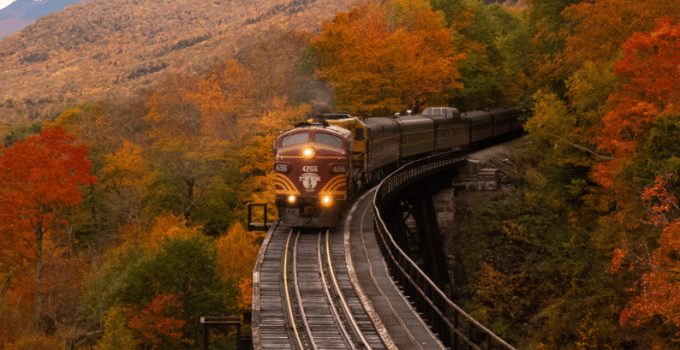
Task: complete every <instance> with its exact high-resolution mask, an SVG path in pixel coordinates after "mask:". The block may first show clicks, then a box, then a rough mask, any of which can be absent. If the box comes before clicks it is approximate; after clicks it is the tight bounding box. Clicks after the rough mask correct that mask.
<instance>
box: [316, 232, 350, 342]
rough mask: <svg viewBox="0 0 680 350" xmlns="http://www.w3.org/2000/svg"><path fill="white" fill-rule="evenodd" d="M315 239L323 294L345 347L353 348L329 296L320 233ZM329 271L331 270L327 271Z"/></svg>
mask: <svg viewBox="0 0 680 350" xmlns="http://www.w3.org/2000/svg"><path fill="white" fill-rule="evenodd" d="M326 234H328V231H326ZM316 241H317V250H316V257H317V260H318V263H319V271H320V272H321V284H322V285H323V291H324V294H325V295H326V299H327V300H328V303H329V304H330V305H331V313H332V314H333V318H334V319H335V322H336V323H337V324H338V326H339V327H340V330H341V331H342V336H343V339H344V340H345V345H347V347H350V348H354V346H353V344H352V339H351V336H350V335H349V333H347V330H346V329H345V326H344V324H343V322H342V319H341V318H340V315H339V314H338V310H337V307H336V306H335V302H334V301H333V297H332V296H331V293H330V289H331V286H329V285H328V280H326V275H325V274H324V268H323V259H322V258H321V252H322V251H323V246H322V244H321V235H319V236H318V237H317V240H316ZM329 268H330V266H329ZM329 273H333V272H332V271H329Z"/></svg>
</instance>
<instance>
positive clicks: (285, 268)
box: [282, 229, 305, 350]
mask: <svg viewBox="0 0 680 350" xmlns="http://www.w3.org/2000/svg"><path fill="white" fill-rule="evenodd" d="M291 237H293V229H291V230H290V232H289V233H288V238H287V239H286V247H285V248H284V250H283V270H282V274H283V287H284V291H285V295H286V305H287V307H288V320H289V321H290V326H291V328H292V330H293V335H294V336H295V341H296V342H297V346H298V347H299V349H301V350H304V349H305V344H304V343H303V342H302V338H301V337H300V332H299V331H298V329H297V322H295V317H294V315H293V305H292V302H291V297H290V287H289V286H288V250H289V247H290V239H291Z"/></svg>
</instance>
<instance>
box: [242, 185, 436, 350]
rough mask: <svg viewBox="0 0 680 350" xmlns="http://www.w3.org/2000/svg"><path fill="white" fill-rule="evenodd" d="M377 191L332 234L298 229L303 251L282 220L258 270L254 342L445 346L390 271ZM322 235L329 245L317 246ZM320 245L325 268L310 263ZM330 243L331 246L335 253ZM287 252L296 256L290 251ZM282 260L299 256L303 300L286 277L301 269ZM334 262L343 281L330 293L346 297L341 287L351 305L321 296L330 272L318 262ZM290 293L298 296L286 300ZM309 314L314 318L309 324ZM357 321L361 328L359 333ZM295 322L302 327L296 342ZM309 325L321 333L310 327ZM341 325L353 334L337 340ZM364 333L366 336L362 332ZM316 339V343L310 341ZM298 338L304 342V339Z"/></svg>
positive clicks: (263, 251) (273, 344) (266, 244)
mask: <svg viewBox="0 0 680 350" xmlns="http://www.w3.org/2000/svg"><path fill="white" fill-rule="evenodd" d="M372 197H373V191H370V192H368V193H367V194H366V195H364V196H363V197H362V198H361V199H360V200H359V201H357V202H356V203H355V205H354V207H353V209H352V210H351V211H350V213H349V214H348V216H347V217H346V220H345V223H344V224H343V225H340V226H339V227H337V228H336V229H334V230H331V232H330V233H329V235H328V238H324V234H322V233H306V234H305V235H304V236H300V237H301V238H300V244H301V246H300V248H299V252H298V254H295V253H296V252H297V248H296V249H295V250H293V249H292V248H290V249H287V246H288V244H287V243H286V241H287V240H288V236H289V232H290V229H289V228H287V227H284V226H278V227H277V228H276V229H274V230H273V231H271V232H269V234H268V236H267V239H266V240H265V242H264V243H263V247H262V249H261V251H260V256H259V257H258V262H257V265H256V271H255V275H254V276H253V277H254V279H253V282H254V290H253V307H254V310H253V311H254V313H253V342H254V345H255V347H256V348H258V349H297V348H300V347H301V346H302V347H305V348H307V347H309V348H319V349H321V348H331V347H333V348H338V349H340V348H354V349H358V348H371V349H397V348H401V349H441V348H443V346H442V344H441V343H440V341H439V340H438V339H437V337H436V335H434V334H433V333H432V331H431V330H430V328H429V327H428V326H427V325H426V323H425V322H424V321H423V320H422V319H421V318H420V317H419V315H418V314H417V312H416V311H415V310H414V308H413V307H412V305H411V304H410V303H409V302H408V300H407V299H406V298H405V297H404V296H403V295H402V294H401V292H400V291H399V289H398V288H397V287H396V286H395V284H394V282H393V281H392V280H391V278H390V276H389V274H388V272H387V269H386V266H385V263H384V261H383V260H382V259H383V258H382V255H381V254H380V250H379V249H378V246H377V242H376V240H375V236H374V234H373V223H372V215H373V212H372V209H371V208H372V206H371V200H372ZM318 235H321V238H320V239H319V241H321V242H322V241H323V240H326V239H328V248H322V247H321V246H319V248H316V242H317V239H314V237H316V236H318ZM312 236H314V237H312ZM307 241H309V242H307ZM296 244H297V242H296ZM317 249H319V253H318V254H319V257H320V258H319V260H324V264H325V267H323V268H322V267H318V268H317V267H315V266H314V265H313V264H312V263H313V260H314V259H312V261H306V260H304V259H309V258H310V257H315V256H316V255H317ZM324 249H328V250H327V251H328V252H330V256H329V255H328V254H326V253H325V252H324ZM286 251H288V254H287V255H290V257H285V256H286V254H284V253H285V252H286ZM324 254H326V255H324ZM348 254H351V256H348ZM321 257H323V259H321ZM296 259H302V260H296ZM284 260H285V261H288V264H287V267H286V268H287V269H290V268H291V267H293V268H297V267H295V265H297V264H298V263H297V262H296V261H298V262H299V266H300V269H301V270H298V271H299V273H300V276H299V277H301V279H300V284H299V285H300V288H301V293H302V295H300V296H301V300H297V299H298V298H296V297H295V293H291V290H289V291H288V292H286V289H285V287H284V283H283V276H284V275H286V276H288V278H289V281H293V280H297V278H298V276H295V275H294V273H291V272H287V271H284V267H285V266H286V265H285V264H284ZM325 261H328V262H327V263H326V262H325ZM329 264H331V265H329ZM307 265H309V266H307ZM331 268H332V269H333V270H334V274H335V275H336V278H337V281H335V282H337V287H336V289H335V290H332V289H331V290H330V291H329V293H331V294H334V295H333V298H332V299H336V298H341V296H340V295H338V292H339V293H341V294H342V298H344V304H345V305H346V306H347V309H346V310H339V311H335V312H333V310H330V311H329V307H330V306H331V305H333V304H338V305H339V304H340V302H339V301H338V302H335V303H334V302H332V301H331V302H330V303H329V305H326V304H325V303H324V302H323V300H322V299H323V298H322V295H323V294H322V293H321V291H323V289H322V288H321V283H322V282H326V283H327V282H328V281H322V274H325V275H327V276H330V275H329V274H330V272H324V273H322V272H321V270H319V269H331ZM326 279H327V280H328V279H329V278H328V277H327V278H326ZM293 282H295V281H293ZM311 292H314V295H313V296H312V295H311V294H310V295H307V294H309V293H311ZM290 294H292V295H293V296H292V298H291V299H288V295H290ZM289 300H290V301H289ZM337 300H340V299H337ZM298 301H301V303H298ZM303 303H304V305H303ZM291 305H292V308H291ZM297 305H299V306H297ZM333 306H334V305H333ZM334 307H335V306H334ZM300 310H305V312H306V315H305V317H304V318H305V320H303V319H302V318H303V317H302V315H301V314H300V312H299V311H300ZM331 313H334V314H335V315H336V316H335V318H336V319H337V318H338V316H337V315H340V319H342V320H339V319H338V321H339V322H332V320H331V318H330V316H331V315H330V314H331ZM350 315H351V316H350ZM291 317H292V318H293V319H294V321H293V324H291V321H290V320H291ZM348 317H349V318H351V319H352V320H353V321H352V322H354V326H350V325H349V323H348V322H350V321H349V318H348ZM305 321H311V323H308V324H307V326H305V325H304V324H305ZM316 321H323V323H324V324H325V325H326V326H323V327H321V328H319V327H316V326H314V324H315V323H319V322H316ZM334 327H335V328H334ZM352 327H354V329H355V331H354V332H353V331H352V329H353V328H352ZM295 328H297V329H298V330H300V335H298V336H297V339H298V340H297V341H296V335H295V333H296V332H297V331H296V330H295ZM341 328H344V329H345V330H344V331H343V330H342V329H341ZM305 329H307V330H308V331H311V332H312V333H311V334H314V335H315V336H314V337H312V336H311V334H309V335H306V334H304V330H305ZM342 332H344V333H346V334H350V335H351V336H350V338H351V339H352V340H350V341H349V342H344V343H343V342H342V341H339V340H337V339H336V340H334V339H335V338H337V336H338V335H339V334H340V333H342ZM359 333H360V334H361V335H358V334H359ZM338 339H339V338H338ZM312 340H313V343H316V344H315V345H312V344H311V343H310V342H312ZM300 343H302V344H303V345H299V344H300ZM331 344H332V345H333V346H331Z"/></svg>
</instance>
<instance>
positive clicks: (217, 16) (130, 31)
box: [0, 0, 353, 121]
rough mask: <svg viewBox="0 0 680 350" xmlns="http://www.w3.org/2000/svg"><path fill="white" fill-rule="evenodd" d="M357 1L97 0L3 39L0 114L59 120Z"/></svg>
mask: <svg viewBox="0 0 680 350" xmlns="http://www.w3.org/2000/svg"><path fill="white" fill-rule="evenodd" d="M352 2H353V1H349V2H348V1H344V0H261V1H256V2H255V1H248V0H236V1H228V0H219V1H197V0H142V1H138V0H93V1H85V2H82V3H78V4H74V5H71V6H69V7H68V8H67V9H65V10H64V11H61V12H58V13H54V14H51V15H48V16H45V17H42V18H40V19H39V20H38V21H36V22H35V23H34V24H32V25H31V26H29V27H27V28H26V29H24V30H23V31H22V32H20V33H18V34H16V35H12V36H10V37H7V38H4V39H3V40H1V41H0V67H1V68H0V81H2V82H3V83H2V86H0V121H7V120H17V119H21V118H24V119H25V118H26V117H33V118H42V117H45V116H50V117H54V116H55V114H56V113H58V111H59V109H60V108H63V106H65V105H68V104H74V103H79V102H82V101H85V100H87V99H98V98H103V97H105V96H106V95H107V94H108V93H111V92H115V93H130V92H133V91H136V90H137V89H139V88H148V87H151V86H153V85H154V83H155V82H157V81H158V79H159V78H160V76H161V75H162V74H164V73H168V72H170V73H177V72H190V71H194V72H196V71H201V70H204V69H206V68H207V67H209V66H210V65H211V64H212V62H214V60H216V59H221V58H222V57H225V56H230V55H234V54H236V53H237V52H238V51H239V50H240V49H241V48H242V47H243V46H244V45H246V44H248V43H250V42H253V41H257V40H259V39H260V38H262V37H263V36H266V35H267V33H269V32H270V31H278V30H284V31H287V30H309V31H314V30H315V29H317V28H318V27H319V26H320V24H321V23H322V21H323V20H325V19H330V18H332V16H333V15H334V14H335V13H337V12H338V11H340V10H344V9H346V8H347V5H348V4H351V3H352Z"/></svg>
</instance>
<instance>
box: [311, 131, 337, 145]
mask: <svg viewBox="0 0 680 350" xmlns="http://www.w3.org/2000/svg"><path fill="white" fill-rule="evenodd" d="M316 142H318V143H322V144H324V145H328V146H331V147H337V148H342V140H341V139H340V138H338V137H336V136H333V135H330V134H325V133H321V132H317V133H316Z"/></svg>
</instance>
